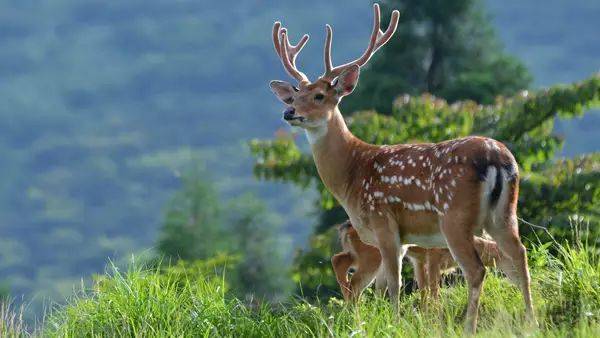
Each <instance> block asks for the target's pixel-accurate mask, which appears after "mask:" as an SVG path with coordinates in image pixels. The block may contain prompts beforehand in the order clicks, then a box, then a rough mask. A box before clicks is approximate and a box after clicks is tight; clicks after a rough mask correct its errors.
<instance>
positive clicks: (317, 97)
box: [315, 94, 325, 101]
mask: <svg viewBox="0 0 600 338" xmlns="http://www.w3.org/2000/svg"><path fill="white" fill-rule="evenodd" d="M324 98H325V95H323V94H316V95H315V100H317V101H321V100H323V99H324Z"/></svg>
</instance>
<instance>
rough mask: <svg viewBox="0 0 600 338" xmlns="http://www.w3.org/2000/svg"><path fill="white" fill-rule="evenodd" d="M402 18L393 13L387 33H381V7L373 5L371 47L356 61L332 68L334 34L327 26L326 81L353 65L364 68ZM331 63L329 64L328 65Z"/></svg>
mask: <svg viewBox="0 0 600 338" xmlns="http://www.w3.org/2000/svg"><path fill="white" fill-rule="evenodd" d="M399 17H400V12H398V11H397V10H394V11H393V12H392V17H391V19H390V24H389V25H388V28H387V29H386V31H385V32H383V31H381V29H380V27H379V26H380V24H381V12H380V10H379V5H378V4H374V5H373V30H372V32H371V38H370V39H369V45H368V47H367V49H366V50H365V51H364V53H363V54H362V55H361V56H360V57H359V58H358V59H356V60H354V61H351V62H348V63H345V64H343V65H340V66H337V67H332V66H331V40H332V32H331V27H329V25H327V39H326V42H325V74H323V75H322V76H321V78H324V79H330V80H331V79H333V78H335V77H336V76H338V75H339V74H341V73H342V72H343V71H344V70H345V69H346V68H348V67H349V66H351V65H357V66H359V67H362V66H364V65H365V64H366V63H367V62H368V61H369V59H371V56H373V54H375V52H376V51H377V50H378V49H379V48H381V46H383V45H385V44H386V43H387V42H388V41H389V40H390V38H391V37H392V35H394V32H395V31H396V28H397V27H398V19H399ZM328 62H329V63H328Z"/></svg>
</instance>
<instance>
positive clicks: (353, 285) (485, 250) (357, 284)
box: [331, 221, 518, 301]
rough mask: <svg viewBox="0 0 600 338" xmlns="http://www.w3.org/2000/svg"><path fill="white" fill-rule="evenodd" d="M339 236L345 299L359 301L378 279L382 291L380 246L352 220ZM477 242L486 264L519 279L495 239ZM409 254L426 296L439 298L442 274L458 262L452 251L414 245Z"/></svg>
mask: <svg viewBox="0 0 600 338" xmlns="http://www.w3.org/2000/svg"><path fill="white" fill-rule="evenodd" d="M338 236H339V239H340V244H341V246H342V252H340V253H337V254H335V255H334V256H333V257H332V258H331V264H332V266H333V271H334V273H335V277H336V280H337V282H338V284H339V286H340V289H341V291H342V295H343V296H344V299H346V300H348V301H356V300H357V299H358V297H359V296H360V294H361V293H362V292H363V291H364V289H365V288H366V287H367V286H369V285H370V284H371V283H373V281H374V280H375V286H376V289H377V291H379V292H382V291H383V290H384V289H385V287H386V284H385V283H386V281H385V276H383V270H382V269H381V255H380V254H379V250H378V249H377V248H376V247H374V246H371V245H368V244H366V243H364V242H362V241H361V240H360V238H359V236H358V233H357V232H356V229H354V227H353V226H352V223H350V221H346V222H344V223H342V224H340V225H339V226H338ZM474 244H475V250H477V253H478V254H479V257H481V260H482V262H483V264H484V265H485V266H489V267H498V268H499V269H500V270H501V271H503V272H504V273H505V274H506V276H507V277H508V278H509V280H510V281H511V282H513V283H514V284H516V283H518V279H517V278H516V276H515V274H514V270H513V266H512V262H511V260H510V258H508V257H507V256H506V255H504V254H503V253H502V252H501V251H500V250H499V249H498V246H497V245H496V243H495V242H493V241H490V240H487V239H484V238H481V237H477V236H476V237H475V238H474ZM406 257H407V258H408V260H409V262H410V263H411V264H412V266H413V270H414V278H415V280H416V282H417V287H418V288H419V290H420V291H421V292H422V294H423V296H424V297H423V299H424V300H425V299H426V298H428V297H429V296H431V297H433V298H434V299H437V298H439V287H440V282H441V279H442V274H443V273H446V272H449V271H452V270H453V269H454V268H456V266H457V265H456V262H455V261H454V259H453V258H452V255H451V254H450V251H449V250H448V249H441V248H430V249H426V248H421V247H418V246H411V247H409V248H408V250H407V251H406ZM349 273H351V274H352V277H351V278H348V276H349Z"/></svg>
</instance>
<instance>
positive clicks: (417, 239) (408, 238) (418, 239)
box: [402, 232, 448, 249]
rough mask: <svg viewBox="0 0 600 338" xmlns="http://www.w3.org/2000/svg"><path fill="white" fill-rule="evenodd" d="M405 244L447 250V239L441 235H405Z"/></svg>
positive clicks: (403, 240)
mask: <svg viewBox="0 0 600 338" xmlns="http://www.w3.org/2000/svg"><path fill="white" fill-rule="evenodd" d="M402 243H403V244H412V245H416V246H420V247H422V248H428V249H430V248H447V247H448V244H446V239H445V238H444V235H442V234H441V233H439V232H438V233H429V234H410V233H409V234H404V235H403V236H402Z"/></svg>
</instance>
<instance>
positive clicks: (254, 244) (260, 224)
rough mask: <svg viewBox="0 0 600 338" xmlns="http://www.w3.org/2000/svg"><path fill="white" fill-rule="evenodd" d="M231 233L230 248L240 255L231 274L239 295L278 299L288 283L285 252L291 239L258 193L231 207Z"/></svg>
mask: <svg viewBox="0 0 600 338" xmlns="http://www.w3.org/2000/svg"><path fill="white" fill-rule="evenodd" d="M228 209H230V210H234V212H233V215H232V216H231V218H232V220H231V221H230V222H231V224H232V228H231V233H230V234H229V235H228V236H226V238H227V240H228V242H229V249H228V250H230V251H232V252H234V253H235V254H236V255H238V256H239V257H240V262H239V263H238V264H237V265H236V266H235V269H232V271H233V274H234V277H232V276H230V277H229V280H231V281H232V284H233V286H234V290H235V292H236V294H238V295H240V296H244V297H245V298H246V299H248V298H251V297H253V296H259V297H263V298H269V299H271V300H275V299H277V298H280V297H282V296H284V295H286V293H287V291H288V289H287V288H288V285H289V274H288V267H287V265H286V264H285V262H284V252H285V249H286V248H288V247H289V246H288V244H289V243H288V242H289V241H288V239H287V238H285V237H284V236H281V235H280V234H279V232H280V231H279V227H278V226H277V224H280V223H281V219H279V218H278V217H275V216H274V215H272V214H268V213H267V211H266V209H265V205H264V204H263V203H262V202H261V201H260V200H257V199H256V197H255V196H252V195H248V194H247V195H243V196H241V197H239V198H237V199H236V200H234V201H233V203H232V205H231V206H230V207H229V208H228Z"/></svg>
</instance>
